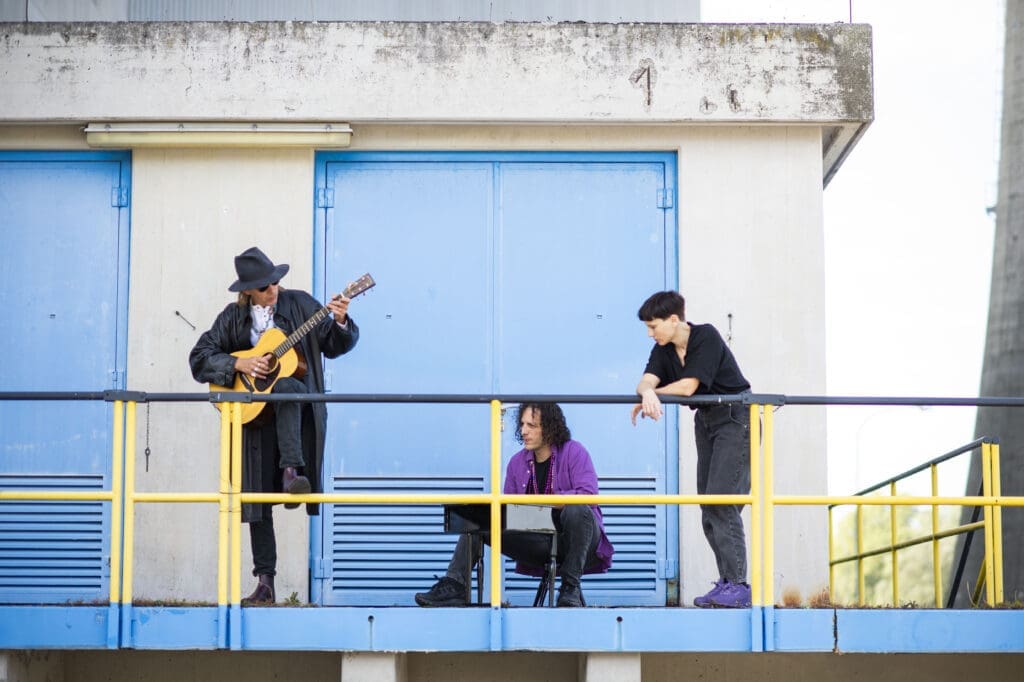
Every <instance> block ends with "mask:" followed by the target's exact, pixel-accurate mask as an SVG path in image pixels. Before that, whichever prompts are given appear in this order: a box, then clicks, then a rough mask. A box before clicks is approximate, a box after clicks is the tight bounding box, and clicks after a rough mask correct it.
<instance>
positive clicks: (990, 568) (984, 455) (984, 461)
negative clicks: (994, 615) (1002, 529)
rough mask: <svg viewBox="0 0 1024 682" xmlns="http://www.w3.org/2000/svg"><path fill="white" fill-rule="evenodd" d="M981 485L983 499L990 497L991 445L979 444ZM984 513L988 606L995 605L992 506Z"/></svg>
mask: <svg viewBox="0 0 1024 682" xmlns="http://www.w3.org/2000/svg"><path fill="white" fill-rule="evenodd" d="M981 485H982V494H983V495H984V496H985V497H989V496H991V495H992V445H991V444H990V443H982V444H981ZM983 511H984V513H985V600H986V602H987V603H988V605H989V606H994V605H995V603H996V588H995V565H994V564H995V559H994V558H993V556H992V545H993V544H995V543H994V534H993V532H992V516H993V513H992V505H990V504H986V505H985V506H984V509H983Z"/></svg>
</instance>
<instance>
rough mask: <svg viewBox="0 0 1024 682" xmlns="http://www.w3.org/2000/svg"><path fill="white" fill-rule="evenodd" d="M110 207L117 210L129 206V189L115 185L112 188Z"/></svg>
mask: <svg viewBox="0 0 1024 682" xmlns="http://www.w3.org/2000/svg"><path fill="white" fill-rule="evenodd" d="M110 205H111V206H115V207H117V208H124V207H125V206H127V205H128V187H127V186H125V185H115V186H114V187H111V188H110Z"/></svg>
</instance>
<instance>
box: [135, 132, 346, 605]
mask: <svg viewBox="0 0 1024 682" xmlns="http://www.w3.org/2000/svg"><path fill="white" fill-rule="evenodd" d="M312 187H313V153H312V151H310V150H223V149H221V150H194V149H187V150H184V149H183V150H136V151H135V152H134V153H133V155H132V239H131V266H130V268H131V269H130V291H131V293H132V295H131V299H130V302H129V312H128V320H129V328H128V338H129V348H128V376H129V377H130V378H129V380H128V381H129V384H130V385H131V386H132V387H139V388H143V387H144V390H147V391H184V392H194V391H202V390H205V387H204V386H202V385H200V384H196V383H195V382H194V381H193V380H192V376H191V374H190V372H189V367H188V353H189V351H190V350H191V348H192V346H193V344H195V342H196V339H198V338H199V335H200V334H201V333H202V332H204V331H206V330H207V329H208V328H209V326H210V323H211V322H212V321H213V319H214V317H216V315H217V313H219V312H220V311H221V310H222V309H223V308H224V306H225V305H227V304H229V303H231V302H232V301H234V300H235V295H234V294H231V293H230V292H228V290H227V288H228V285H229V284H231V282H232V281H234V279H235V273H234V267H233V260H232V259H233V258H234V256H235V255H236V254H238V253H241V252H242V251H244V250H245V249H247V248H249V247H250V246H253V245H259V246H260V247H261V248H262V249H263V250H264V251H265V252H266V253H268V254H270V255H271V257H272V258H273V259H274V260H275V261H276V262H278V263H289V264H290V265H291V271H290V272H289V273H288V276H287V279H286V280H285V281H284V284H285V285H286V286H289V287H293V288H297V289H305V290H307V291H308V290H310V289H311V287H312V283H313V269H312V259H313V247H312V236H313V228H312V221H313V214H312V212H313V209H312V206H311V203H310V196H311V195H312V194H311V193H312ZM176 311H177V312H180V313H181V316H182V317H179V316H178V315H177V314H176ZM185 320H188V321H190V322H191V323H192V324H193V325H195V326H196V329H194V330H193V329H192V328H191V327H190V326H189V325H188V324H187V323H186V321H185ZM338 362H339V363H340V364H341V365H342V366H343V364H344V362H345V360H344V359H342V360H339V361H338ZM139 417H140V419H141V420H143V421H140V429H139V434H140V437H143V438H144V437H145V432H146V429H145V421H144V420H145V419H146V416H145V414H140V415H139ZM149 420H150V425H149V433H150V440H151V443H150V448H151V449H152V451H153V454H152V456H151V457H150V465H149V471H148V472H147V471H146V470H145V466H144V462H142V461H141V460H140V462H139V465H140V466H139V468H138V475H137V480H138V486H139V489H140V490H154V491H155V490H165V491H172V490H180V491H186V490H195V491H198V490H208V491H213V490H216V489H217V481H218V449H217V448H218V443H219V440H218V439H219V428H220V421H219V415H218V414H217V413H216V412H215V411H214V410H213V409H212V408H211V407H210V406H209V405H197V404H180V405H178V404H166V403H164V404H154V405H152V406H151V408H150V414H149ZM139 447H140V452H142V451H144V449H145V444H144V443H142V442H141V441H140V446H139ZM172 512H173V513H172ZM274 517H275V519H274V521H275V527H276V528H277V538H278V554H279V557H280V560H279V568H278V573H279V576H280V577H279V578H278V580H277V585H276V587H277V593H278V596H279V598H280V599H281V600H284V599H287V598H288V596H289V595H290V594H291V593H292V592H296V593H298V596H299V598H300V599H302V600H303V601H304V600H305V598H306V595H307V594H308V580H307V575H308V568H307V567H308V523H307V521H306V514H305V511H304V508H303V509H301V510H295V511H290V512H286V511H285V510H284V508H283V507H277V508H276V510H275V514H274ZM136 528H137V529H138V530H139V531H140V532H139V534H138V536H137V540H136V548H137V551H136V562H137V563H136V571H135V575H136V591H135V594H136V595H137V596H138V597H140V598H157V597H166V596H167V595H174V596H175V597H176V598H179V599H205V600H208V601H211V600H213V598H214V597H215V596H216V568H217V555H216V552H215V551H214V548H215V547H216V541H217V509H216V506H215V505H187V506H182V505H175V506H174V508H173V509H170V508H169V507H167V506H165V505H140V507H139V510H138V516H137V521H136ZM242 547H243V558H242V564H243V566H244V567H245V569H244V570H245V575H246V577H245V578H243V582H242V584H243V586H244V592H243V596H244V595H245V594H248V593H249V591H250V589H251V586H250V583H251V582H253V581H252V580H251V579H250V578H249V577H248V571H249V569H250V568H251V567H252V561H251V554H250V548H249V540H248V529H247V527H244V528H243V541H242Z"/></svg>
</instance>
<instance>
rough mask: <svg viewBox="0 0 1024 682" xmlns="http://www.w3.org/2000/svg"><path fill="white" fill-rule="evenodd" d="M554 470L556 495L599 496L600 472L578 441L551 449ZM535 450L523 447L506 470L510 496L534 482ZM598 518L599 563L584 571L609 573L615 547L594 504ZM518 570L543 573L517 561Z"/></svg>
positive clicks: (506, 491)
mask: <svg viewBox="0 0 1024 682" xmlns="http://www.w3.org/2000/svg"><path fill="white" fill-rule="evenodd" d="M551 458H552V462H553V463H552V469H551V473H550V474H549V475H550V476H551V477H552V478H551V492H552V493H553V494H555V495H597V494H598V492H600V491H599V490H598V487H597V472H596V471H594V463H593V461H591V459H590V453H589V452H587V449H586V448H585V447H583V446H582V445H581V444H580V443H577V442H576V441H574V440H570V441H566V443H565V445H563V446H562V447H560V448H556V447H554V446H552V448H551ZM532 460H533V452H531V451H530V450H526V449H523V450H520V451H519V452H517V453H516V454H514V455H512V459H511V460H509V463H508V468H507V469H506V470H505V493H506V494H508V495H525V494H526V484H527V483H529V481H530V462H531V461H532ZM590 508H591V509H592V510H593V512H594V517H595V518H596V519H597V527H598V528H599V529H600V530H601V539H600V541H598V543H597V562H596V563H594V564H590V565H588V566H585V567H584V568H583V573H584V574H586V573H606V572H607V571H608V569H609V568H611V565H612V554H613V553H614V552H615V548H613V547H612V543H611V542H609V541H608V536H607V535H605V532H604V517H603V516H602V515H601V508H600V507H598V506H597V505H591V507H590ZM516 573H523V574H526V575H541V573H542V572H541V571H538V570H536V567H534V566H527V565H525V564H520V563H517V564H516Z"/></svg>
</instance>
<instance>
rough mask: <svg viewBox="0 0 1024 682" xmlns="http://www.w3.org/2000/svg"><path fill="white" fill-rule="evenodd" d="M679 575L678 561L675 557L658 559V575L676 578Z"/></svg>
mask: <svg viewBox="0 0 1024 682" xmlns="http://www.w3.org/2000/svg"><path fill="white" fill-rule="evenodd" d="M678 576H679V562H678V561H677V560H676V559H658V577H659V578H676V577H678Z"/></svg>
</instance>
